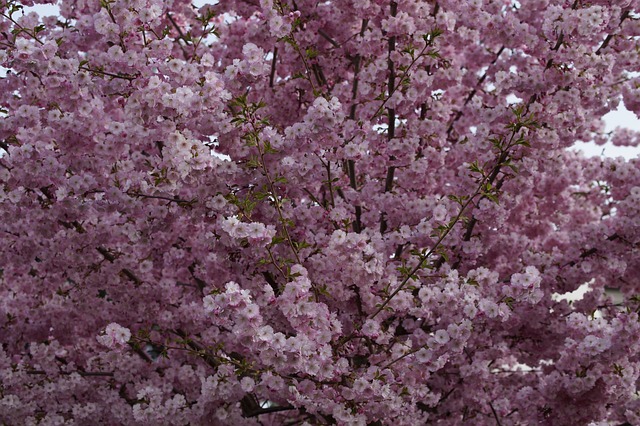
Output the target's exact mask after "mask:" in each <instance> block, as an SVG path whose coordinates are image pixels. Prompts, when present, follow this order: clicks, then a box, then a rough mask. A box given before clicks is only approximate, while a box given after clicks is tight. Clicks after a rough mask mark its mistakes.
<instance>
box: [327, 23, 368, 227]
mask: <svg viewBox="0 0 640 426" xmlns="http://www.w3.org/2000/svg"><path fill="white" fill-rule="evenodd" d="M368 25H369V20H368V19H363V20H362V25H361V26H360V37H362V36H364V32H365V31H366V30H367V26H368ZM361 61H362V57H361V56H360V54H358V55H356V57H355V58H354V60H353V66H354V71H353V74H354V75H353V86H352V88H351V102H352V103H351V110H350V111H349V119H350V120H355V119H356V97H357V96H358V83H359V81H360V77H359V74H360V63H361ZM347 174H348V175H349V186H351V188H353V189H355V190H357V189H358V186H357V182H356V162H355V161H354V160H347ZM338 195H340V193H338ZM332 196H333V194H332ZM343 198H344V197H343ZM355 214H356V220H355V221H354V222H353V231H354V232H356V233H358V234H359V233H360V232H362V221H361V218H362V207H361V206H355Z"/></svg>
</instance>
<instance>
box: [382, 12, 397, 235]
mask: <svg viewBox="0 0 640 426" xmlns="http://www.w3.org/2000/svg"><path fill="white" fill-rule="evenodd" d="M397 12H398V3H396V2H395V1H392V2H391V5H390V11H389V14H390V15H391V17H395V16H396V14H397ZM394 50H396V36H391V37H389V45H388V56H387V69H388V70H389V79H388V81H387V91H388V93H389V98H390V97H391V96H392V95H393V93H394V91H395V90H396V66H395V63H394V62H393V60H392V59H391V54H392V53H393V51H394ZM395 133H396V110H395V108H387V141H388V142H391V140H393V138H395ZM395 159H396V157H395V156H393V155H392V156H390V157H389V160H390V161H394V160H395ZM395 171H396V168H395V166H393V165H391V166H389V167H388V168H387V177H386V179H385V182H384V192H391V190H392V189H393V178H394V174H395ZM386 230H387V219H386V212H382V213H381V214H380V233H381V234H384V232H385V231H386Z"/></svg>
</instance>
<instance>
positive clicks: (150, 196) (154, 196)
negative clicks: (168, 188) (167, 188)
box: [127, 192, 194, 204]
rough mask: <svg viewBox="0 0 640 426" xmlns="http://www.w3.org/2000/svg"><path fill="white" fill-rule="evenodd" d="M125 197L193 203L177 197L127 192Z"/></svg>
mask: <svg viewBox="0 0 640 426" xmlns="http://www.w3.org/2000/svg"><path fill="white" fill-rule="evenodd" d="M127 195H129V196H130V197H141V198H152V199H156V200H166V201H170V202H172V203H178V204H180V203H185V204H191V203H193V201H194V200H191V201H189V200H182V199H180V198H177V197H173V198H171V197H166V196H163V195H147V194H142V193H140V192H127Z"/></svg>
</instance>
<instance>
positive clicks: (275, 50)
mask: <svg viewBox="0 0 640 426" xmlns="http://www.w3.org/2000/svg"><path fill="white" fill-rule="evenodd" d="M277 59H278V48H277V47H274V48H273V58H271V72H270V73H269V87H273V81H274V79H275V77H276V60H277Z"/></svg>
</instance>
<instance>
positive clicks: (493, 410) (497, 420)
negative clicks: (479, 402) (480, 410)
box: [489, 402, 502, 426]
mask: <svg viewBox="0 0 640 426" xmlns="http://www.w3.org/2000/svg"><path fill="white" fill-rule="evenodd" d="M489 407H491V412H492V413H493V417H494V418H495V419H496V425H498V426H502V423H500V419H499V418H498V413H496V409H495V408H493V404H492V403H491V402H490V403H489Z"/></svg>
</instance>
